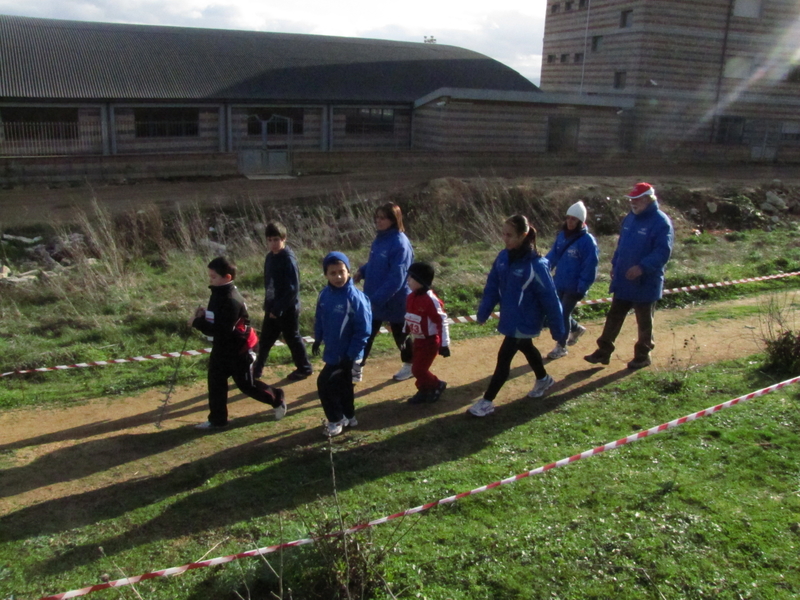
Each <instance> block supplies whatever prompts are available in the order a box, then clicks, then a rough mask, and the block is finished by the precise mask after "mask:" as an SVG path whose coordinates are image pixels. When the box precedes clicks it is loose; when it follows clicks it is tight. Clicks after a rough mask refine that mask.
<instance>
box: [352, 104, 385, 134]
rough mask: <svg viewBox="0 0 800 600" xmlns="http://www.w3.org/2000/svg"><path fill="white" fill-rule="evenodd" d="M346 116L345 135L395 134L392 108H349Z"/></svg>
mask: <svg viewBox="0 0 800 600" xmlns="http://www.w3.org/2000/svg"><path fill="white" fill-rule="evenodd" d="M344 114H345V118H346V122H345V127H344V131H345V133H353V134H356V135H362V134H363V135H372V134H381V133H394V110H393V109H391V108H347V109H345V110H344Z"/></svg>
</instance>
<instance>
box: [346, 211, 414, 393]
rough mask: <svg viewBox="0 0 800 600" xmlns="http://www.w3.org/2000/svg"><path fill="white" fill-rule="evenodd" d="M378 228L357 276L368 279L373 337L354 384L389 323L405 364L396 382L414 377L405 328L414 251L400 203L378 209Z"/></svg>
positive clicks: (354, 373)
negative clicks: (409, 272)
mask: <svg viewBox="0 0 800 600" xmlns="http://www.w3.org/2000/svg"><path fill="white" fill-rule="evenodd" d="M375 227H376V229H377V230H378V235H377V236H376V237H375V241H373V242H372V247H371V248H370V250H369V260H368V261H367V264H365V265H363V266H362V267H361V268H359V269H358V271H357V272H356V274H355V275H354V277H353V280H354V281H355V282H356V283H358V282H359V281H361V280H362V279H363V280H364V293H365V294H366V295H367V298H369V301H370V305H371V306H372V334H371V335H370V338H369V341H368V342H367V347H366V349H365V350H364V360H363V361H362V362H361V364H358V363H356V365H355V368H354V369H353V381H361V376H362V375H361V367H362V366H363V365H364V362H366V360H367V357H368V356H369V353H370V351H371V350H372V343H373V342H374V341H375V336H376V335H378V332H379V331H380V328H381V324H382V323H383V322H385V321H388V322H389V326H390V328H391V330H392V336H394V342H395V344H397V347H398V348H399V349H400V359H401V360H402V361H403V366H402V368H401V369H400V370H399V371H398V372H397V373H395V374H394V379H396V380H398V381H402V380H404V379H410V378H411V376H412V374H411V362H412V355H413V352H412V345H411V339H410V338H409V337H408V334H407V333H406V332H405V331H404V326H405V315H406V298H407V297H408V295H409V294H410V293H411V289H410V288H409V287H408V283H407V279H408V267H409V266H410V265H411V263H412V262H414V250H413V249H412V248H411V242H409V241H408V238H407V237H406V234H405V233H403V231H404V229H403V212H402V211H401V210H400V207H399V206H397V204H394V203H393V202H387V203H386V204H384V205H382V206H379V207H378V208H377V210H376V211H375Z"/></svg>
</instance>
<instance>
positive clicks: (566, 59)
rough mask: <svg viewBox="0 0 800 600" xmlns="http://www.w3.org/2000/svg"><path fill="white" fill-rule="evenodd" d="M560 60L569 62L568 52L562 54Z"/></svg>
mask: <svg viewBox="0 0 800 600" xmlns="http://www.w3.org/2000/svg"><path fill="white" fill-rule="evenodd" d="M561 62H562V63H565V62H569V54H562V55H561Z"/></svg>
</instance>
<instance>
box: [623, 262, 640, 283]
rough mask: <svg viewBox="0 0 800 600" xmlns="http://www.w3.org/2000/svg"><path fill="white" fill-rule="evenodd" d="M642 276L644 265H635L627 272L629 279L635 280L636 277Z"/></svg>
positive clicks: (626, 277)
mask: <svg viewBox="0 0 800 600" xmlns="http://www.w3.org/2000/svg"><path fill="white" fill-rule="evenodd" d="M641 276H642V267H640V266H639V265H633V266H632V267H631V268H630V269H628V270H627V271H626V272H625V279H627V280H628V281H633V280H634V279H639V277H641Z"/></svg>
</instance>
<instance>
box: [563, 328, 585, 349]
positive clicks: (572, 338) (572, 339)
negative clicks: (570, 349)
mask: <svg viewBox="0 0 800 600" xmlns="http://www.w3.org/2000/svg"><path fill="white" fill-rule="evenodd" d="M584 333H586V327H584V326H583V325H578V329H577V330H576V331H573V332H572V333H570V334H569V337H568V338H567V346H574V345H575V344H577V343H578V340H579V339H580V337H581V336H582V335H583V334H584Z"/></svg>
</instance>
